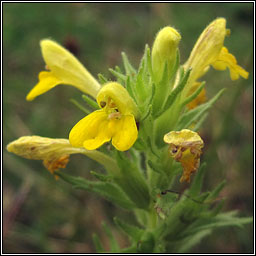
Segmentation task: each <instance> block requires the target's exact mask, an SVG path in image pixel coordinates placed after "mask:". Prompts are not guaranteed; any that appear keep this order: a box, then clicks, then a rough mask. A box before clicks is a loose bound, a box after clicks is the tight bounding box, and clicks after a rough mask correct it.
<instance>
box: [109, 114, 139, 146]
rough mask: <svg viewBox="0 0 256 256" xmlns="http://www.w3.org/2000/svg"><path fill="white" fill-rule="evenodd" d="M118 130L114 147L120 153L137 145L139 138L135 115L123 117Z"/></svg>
mask: <svg viewBox="0 0 256 256" xmlns="http://www.w3.org/2000/svg"><path fill="white" fill-rule="evenodd" d="M119 123H120V124H119V125H118V126H119V127H118V130H117V131H116V133H115V135H114V136H113V138H112V144H113V146H114V147H115V148H116V149H117V150H119V151H126V150H128V149H129V148H130V147H132V145H133V144H134V143H135V141H136V140H137V137H138V130H137V126H136V121H135V118H134V116H133V115H126V116H123V117H122V119H121V120H120V122H119Z"/></svg>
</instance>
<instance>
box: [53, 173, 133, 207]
mask: <svg viewBox="0 0 256 256" xmlns="http://www.w3.org/2000/svg"><path fill="white" fill-rule="evenodd" d="M54 173H55V174H56V175H58V176H59V177H61V178H62V179H63V180H65V181H66V182H68V183H70V184H72V185H73V186H74V188H76V189H84V190H87V191H90V192H94V193H96V194H98V195H100V196H102V197H104V198H106V199H107V200H109V201H110V202H112V203H114V204H117V205H118V206H120V207H122V208H125V209H133V208H135V205H134V204H133V203H132V202H131V201H130V200H129V198H128V197H127V196H126V195H125V193H124V192H123V191H122V190H121V188H120V187H119V186H117V185H116V184H113V183H109V182H100V181H96V182H95V181H89V180H86V179H84V178H82V177H74V176H71V175H68V174H64V173H63V172H60V171H56V172H54Z"/></svg>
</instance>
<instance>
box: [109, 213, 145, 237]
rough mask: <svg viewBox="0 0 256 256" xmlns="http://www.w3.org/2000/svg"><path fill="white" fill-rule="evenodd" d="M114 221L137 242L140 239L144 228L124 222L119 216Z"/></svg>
mask: <svg viewBox="0 0 256 256" xmlns="http://www.w3.org/2000/svg"><path fill="white" fill-rule="evenodd" d="M114 222H115V224H116V225H117V226H118V227H119V228H120V229H121V230H122V231H123V232H124V233H125V234H127V235H128V236H129V237H130V238H131V239H132V240H134V241H136V242H138V241H139V240H140V238H141V236H142V235H143V233H144V230H143V229H140V228H138V227H136V226H133V225H130V224H127V223H124V222H123V221H121V220H120V219H118V218H117V217H115V218H114Z"/></svg>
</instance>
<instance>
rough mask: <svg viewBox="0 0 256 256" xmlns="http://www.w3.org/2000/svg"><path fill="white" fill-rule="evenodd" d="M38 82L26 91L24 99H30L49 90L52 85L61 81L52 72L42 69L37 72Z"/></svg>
mask: <svg viewBox="0 0 256 256" xmlns="http://www.w3.org/2000/svg"><path fill="white" fill-rule="evenodd" d="M38 78H39V82H38V83H37V84H36V85H35V87H34V88H33V89H32V90H31V91H30V92H29V93H28V95H27V97H26V100H28V101H31V100H33V99H34V98H36V97H37V96H39V95H41V94H43V93H45V92H47V91H49V90H50V89H52V88H53V87H55V86H57V85H58V84H60V83H61V82H62V81H61V80H60V79H58V78H57V77H55V76H54V74H53V73H52V72H48V71H42V72H40V73H39V76H38Z"/></svg>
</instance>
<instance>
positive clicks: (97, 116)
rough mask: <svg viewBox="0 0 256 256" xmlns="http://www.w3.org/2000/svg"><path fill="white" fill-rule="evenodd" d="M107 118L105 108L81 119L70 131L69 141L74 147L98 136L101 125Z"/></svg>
mask: <svg viewBox="0 0 256 256" xmlns="http://www.w3.org/2000/svg"><path fill="white" fill-rule="evenodd" d="M106 120H107V114H106V112H105V111H103V110H97V111H94V112H93V113H91V114H89V115H88V116H86V117H84V118H83V119H81V120H80V121H79V122H78V123H77V124H76V125H75V126H74V127H73V128H72V130H71V131H70V133H69V141H70V143H71V145H72V146H73V147H83V144H84V141H85V140H89V139H93V138H95V137H96V136H97V134H98V130H99V126H100V124H101V123H102V122H104V121H106Z"/></svg>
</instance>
